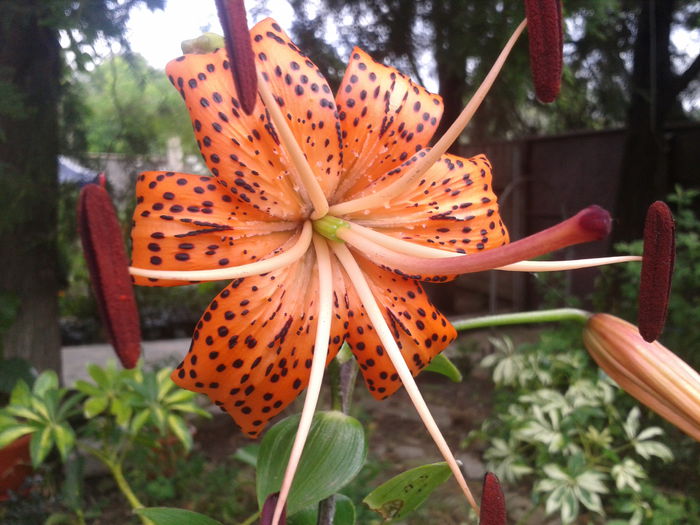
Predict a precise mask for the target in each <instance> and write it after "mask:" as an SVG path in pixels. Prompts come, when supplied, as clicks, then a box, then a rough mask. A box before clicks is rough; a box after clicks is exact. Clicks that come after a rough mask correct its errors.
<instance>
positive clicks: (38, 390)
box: [32, 370, 58, 396]
mask: <svg viewBox="0 0 700 525" xmlns="http://www.w3.org/2000/svg"><path fill="white" fill-rule="evenodd" d="M56 388H58V376H57V375H56V372H54V371H53V370H44V371H43V372H42V373H41V374H39V377H37V378H36V381H35V382H34V387H33V388H32V392H34V394H35V395H37V396H43V395H44V394H45V393H46V392H48V391H49V390H54V389H56Z"/></svg>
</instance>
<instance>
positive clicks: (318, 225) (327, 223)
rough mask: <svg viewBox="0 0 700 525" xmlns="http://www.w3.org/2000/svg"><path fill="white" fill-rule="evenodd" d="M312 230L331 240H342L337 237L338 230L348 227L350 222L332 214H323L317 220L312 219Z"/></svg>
mask: <svg viewBox="0 0 700 525" xmlns="http://www.w3.org/2000/svg"><path fill="white" fill-rule="evenodd" d="M313 227H314V231H315V232H316V233H318V234H319V235H322V236H323V237H325V238H326V239H329V240H331V241H337V242H343V239H341V238H340V237H338V235H337V233H338V230H339V229H341V228H349V227H350V223H348V222H347V221H344V220H343V219H339V218H338V217H333V216H332V215H324V216H323V217H321V218H320V219H318V220H315V221H313Z"/></svg>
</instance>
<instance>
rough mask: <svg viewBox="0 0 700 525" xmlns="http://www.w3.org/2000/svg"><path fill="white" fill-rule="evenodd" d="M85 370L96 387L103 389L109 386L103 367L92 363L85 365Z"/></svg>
mask: <svg viewBox="0 0 700 525" xmlns="http://www.w3.org/2000/svg"><path fill="white" fill-rule="evenodd" d="M87 371H88V374H90V377H92V379H93V380H94V381H95V383H96V384H97V386H98V387H100V388H103V389H104V388H107V387H108V386H109V383H110V381H109V378H108V377H107V372H106V371H105V369H104V368H102V367H100V366H98V365H96V364H94V363H93V364H89V365H88V366H87Z"/></svg>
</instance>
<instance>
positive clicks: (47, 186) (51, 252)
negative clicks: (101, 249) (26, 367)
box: [0, 0, 61, 372]
mask: <svg viewBox="0 0 700 525" xmlns="http://www.w3.org/2000/svg"><path fill="white" fill-rule="evenodd" d="M45 11H46V7H45V4H44V2H42V0H2V2H0V92H1V93H4V94H5V96H4V97H3V98H4V100H3V101H0V246H2V270H0V294H1V295H0V303H2V307H3V308H5V309H7V306H8V305H9V304H13V303H15V304H16V305H17V308H16V310H15V311H14V314H13V316H14V319H13V322H12V324H11V325H10V327H9V328H8V329H7V330H6V331H4V333H2V334H0V335H1V336H2V351H3V355H4V357H11V356H15V357H22V358H25V359H28V360H30V361H31V363H32V364H33V365H34V366H35V367H36V368H38V369H39V370H43V369H47V368H51V369H54V370H57V371H59V372H60V365H61V359H60V331H59V325H58V277H57V273H58V269H57V266H58V265H57V245H56V240H57V225H56V223H57V195H58V175H57V172H58V168H57V155H58V136H59V135H58V117H57V113H58V109H57V108H58V100H59V88H60V73H61V56H60V46H59V44H58V35H57V33H56V30H55V29H53V28H51V27H50V26H49V24H48V23H47V22H46V20H45V19H42V18H47V17H46V12H45ZM8 100H9V101H10V102H9V103H8Z"/></svg>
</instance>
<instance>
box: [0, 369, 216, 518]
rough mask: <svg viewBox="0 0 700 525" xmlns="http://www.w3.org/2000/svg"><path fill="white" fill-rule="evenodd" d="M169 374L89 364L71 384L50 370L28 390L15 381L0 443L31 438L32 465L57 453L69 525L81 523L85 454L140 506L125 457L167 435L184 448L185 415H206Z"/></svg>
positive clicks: (0, 424)
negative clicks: (82, 375) (64, 384)
mask: <svg viewBox="0 0 700 525" xmlns="http://www.w3.org/2000/svg"><path fill="white" fill-rule="evenodd" d="M170 372H171V370H169V369H162V370H158V371H148V370H145V369H143V368H142V367H137V368H135V369H133V370H121V369H117V368H116V366H114V365H108V366H107V367H105V368H102V367H99V366H97V365H94V364H93V365H89V366H88V373H89V375H90V378H91V379H92V380H91V381H83V380H80V381H77V382H76V384H75V389H70V390H69V389H67V388H62V387H60V386H59V382H58V377H57V375H56V373H55V372H53V371H45V372H43V373H42V374H41V375H39V377H38V378H37V379H36V381H35V382H34V384H33V385H32V386H31V387H30V386H29V385H28V384H27V383H25V382H24V381H18V383H17V384H16V386H15V387H14V389H13V390H12V393H11V395H10V400H9V403H8V405H7V406H6V407H4V408H2V409H0V448H2V447H4V446H6V445H8V444H9V443H11V442H13V441H15V440H16V439H19V438H21V437H23V436H26V435H29V436H31V439H30V442H29V443H30V445H29V450H30V456H31V462H32V465H33V466H34V468H37V469H38V468H39V467H41V466H42V465H44V464H45V463H47V461H48V460H49V459H51V457H52V455H53V452H54V451H57V452H58V454H57V455H58V458H57V459H59V460H60V463H62V464H63V465H65V472H66V479H65V480H63V483H62V484H63V485H64V488H65V487H69V486H70V487H72V488H73V490H72V491H70V492H71V493H70V494H66V491H64V496H65V497H64V498H63V504H64V505H65V506H66V507H68V509H69V510H70V511H71V513H72V515H71V516H70V519H69V521H68V522H69V523H78V524H83V523H85V510H84V508H83V507H84V502H83V498H82V493H83V492H84V486H83V483H82V472H81V470H82V463H83V461H82V460H83V458H84V457H85V456H87V455H89V456H92V457H94V458H96V459H97V460H99V461H100V462H101V463H102V464H103V465H104V466H105V467H106V468H107V470H108V471H109V473H110V474H111V476H112V478H113V479H114V481H115V483H116V484H117V486H118V488H119V489H120V491H121V492H122V493H123V495H124V497H125V498H126V499H127V500H128V501H129V503H130V505H131V506H132V508H138V507H142V506H143V505H142V504H141V502H140V501H139V500H138V498H137V496H136V495H135V494H134V492H133V490H132V489H131V486H130V485H129V483H128V482H127V480H126V478H125V476H124V464H125V461H126V459H127V457H128V456H129V454H130V453H131V452H132V451H133V450H134V449H135V448H148V449H152V450H158V449H159V448H161V444H162V443H163V442H164V441H163V440H167V439H170V440H171V441H173V442H174V443H179V444H180V445H181V446H182V447H183V448H184V449H185V450H190V449H191V447H192V433H191V432H190V429H189V426H188V423H187V420H186V416H187V415H188V414H193V415H198V416H205V417H208V416H209V414H208V413H207V412H206V411H204V410H202V409H201V408H199V407H198V406H197V405H196V403H195V401H194V398H195V394H194V393H192V392H189V391H186V390H181V389H178V388H177V387H176V386H175V384H174V383H173V382H172V380H171V379H170ZM174 443H170V445H171V446H172V445H173V444H174Z"/></svg>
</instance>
